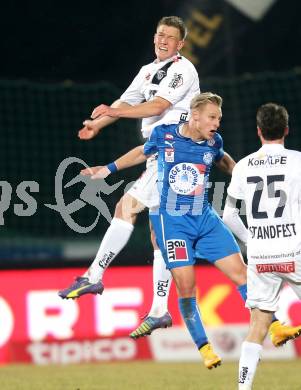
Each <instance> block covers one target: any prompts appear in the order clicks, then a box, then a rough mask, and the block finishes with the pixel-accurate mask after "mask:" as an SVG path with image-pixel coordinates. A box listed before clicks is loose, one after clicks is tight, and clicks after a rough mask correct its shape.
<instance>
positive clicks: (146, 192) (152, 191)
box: [127, 156, 159, 210]
mask: <svg viewBox="0 0 301 390" xmlns="http://www.w3.org/2000/svg"><path fill="white" fill-rule="evenodd" d="M157 178H158V162H157V156H152V157H150V158H149V159H148V160H147V162H146V170H145V171H144V172H143V173H142V175H141V176H140V177H139V179H138V180H136V181H135V183H134V184H133V186H132V187H131V188H130V189H129V190H128V191H127V193H128V194H130V195H131V196H132V197H133V198H135V199H137V200H138V201H139V202H140V203H142V204H144V206H146V207H147V208H149V209H151V210H152V209H155V208H158V206H159V192H158V188H157Z"/></svg>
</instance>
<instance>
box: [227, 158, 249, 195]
mask: <svg viewBox="0 0 301 390" xmlns="http://www.w3.org/2000/svg"><path fill="white" fill-rule="evenodd" d="M241 161H243V160H241ZM241 161H239V162H238V163H237V164H236V165H235V167H234V169H233V171H232V177H231V182H230V184H229V187H228V189H227V192H228V195H230V196H232V197H233V198H235V199H241V200H244V199H245V189H244V185H243V183H244V180H243V171H244V168H243V164H242V162H241Z"/></svg>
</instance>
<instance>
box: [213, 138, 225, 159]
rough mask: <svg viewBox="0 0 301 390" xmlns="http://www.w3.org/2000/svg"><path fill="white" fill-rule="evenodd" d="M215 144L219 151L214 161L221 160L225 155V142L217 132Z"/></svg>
mask: <svg viewBox="0 0 301 390" xmlns="http://www.w3.org/2000/svg"><path fill="white" fill-rule="evenodd" d="M215 146H216V148H217V153H216V155H215V159H214V161H216V162H217V161H219V160H220V159H221V158H223V157H224V154H225V151H224V142H223V139H222V137H221V136H220V135H219V134H216V143H215Z"/></svg>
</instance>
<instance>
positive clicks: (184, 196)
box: [144, 124, 224, 215]
mask: <svg viewBox="0 0 301 390" xmlns="http://www.w3.org/2000/svg"><path fill="white" fill-rule="evenodd" d="M182 125H183V124H176V125H175V124H172V125H160V126H157V127H155V128H154V130H153V132H152V134H151V136H150V138H149V140H148V141H147V142H146V143H145V144H144V153H145V155H151V154H154V153H158V190H159V193H160V209H161V210H167V211H169V212H171V213H172V212H173V211H178V213H176V214H177V215H179V214H180V213H182V212H183V214H192V215H200V214H202V212H203V211H204V210H205V209H206V208H207V207H208V205H209V203H208V186H207V183H208V181H209V174H210V170H211V166H212V164H213V162H215V161H219V160H220V159H221V158H222V157H223V156H224V150H223V140H222V137H221V136H220V135H219V134H218V133H215V134H214V137H213V138H212V139H210V140H204V141H200V142H195V141H193V140H192V139H191V138H187V137H184V136H182V135H181V134H180V129H181V126H182Z"/></svg>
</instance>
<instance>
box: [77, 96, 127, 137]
mask: <svg viewBox="0 0 301 390" xmlns="http://www.w3.org/2000/svg"><path fill="white" fill-rule="evenodd" d="M102 106H105V105H104V104H102V105H100V106H98V107H96V108H95V109H94V110H93V112H92V115H91V118H92V119H94V118H97V117H99V116H100V115H101V114H98V111H97V109H98V108H99V107H102ZM105 107H108V106H105ZM119 107H123V108H126V107H130V105H129V104H128V103H125V102H122V101H121V100H119V99H118V100H116V101H115V102H114V103H112V105H111V107H108V108H112V109H114V108H119ZM117 120H118V117H113V116H110V115H103V116H102V117H101V118H97V119H94V120H85V121H84V122H83V124H84V127H83V128H82V129H81V130H79V132H78V137H79V138H80V139H81V140H90V139H92V138H94V137H96V136H97V134H98V133H99V132H100V130H102V129H103V128H104V127H107V126H109V125H111V124H112V123H114V122H116V121H117Z"/></svg>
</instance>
